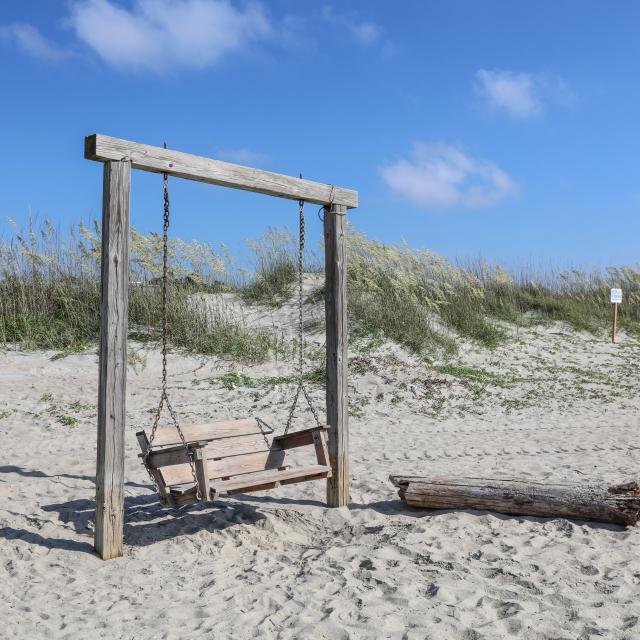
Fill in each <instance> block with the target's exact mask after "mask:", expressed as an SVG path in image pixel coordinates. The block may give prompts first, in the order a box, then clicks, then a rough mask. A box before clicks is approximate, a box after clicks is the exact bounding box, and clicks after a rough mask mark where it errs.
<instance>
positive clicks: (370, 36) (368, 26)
mask: <svg viewBox="0 0 640 640" xmlns="http://www.w3.org/2000/svg"><path fill="white" fill-rule="evenodd" d="M322 16H323V17H324V19H325V20H327V21H328V22H331V23H333V24H334V25H337V26H338V27H341V28H343V29H345V30H346V31H347V32H348V33H350V34H351V36H353V38H354V40H355V41H356V42H357V43H358V44H361V45H363V46H367V47H371V46H374V45H377V44H381V45H383V47H385V46H387V44H388V43H387V42H386V41H384V40H383V37H382V36H383V29H382V27H381V26H380V25H378V24H376V23H375V22H371V21H370V20H360V19H358V18H356V17H355V16H353V15H346V14H342V13H337V12H336V11H335V10H334V8H333V7H332V6H331V5H326V6H325V7H323V9H322Z"/></svg>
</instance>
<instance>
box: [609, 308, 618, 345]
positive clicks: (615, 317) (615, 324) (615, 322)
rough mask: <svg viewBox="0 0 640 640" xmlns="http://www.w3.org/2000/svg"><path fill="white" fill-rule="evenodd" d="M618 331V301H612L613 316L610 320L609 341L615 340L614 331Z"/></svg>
mask: <svg viewBox="0 0 640 640" xmlns="http://www.w3.org/2000/svg"><path fill="white" fill-rule="evenodd" d="M617 331H618V303H617V302H614V303H613V317H612V322H611V342H614V343H615V341H616V332H617Z"/></svg>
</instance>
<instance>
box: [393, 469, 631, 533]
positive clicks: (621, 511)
mask: <svg viewBox="0 0 640 640" xmlns="http://www.w3.org/2000/svg"><path fill="white" fill-rule="evenodd" d="M389 479H390V480H391V482H392V483H393V484H394V485H395V486H396V487H398V488H399V491H398V493H399V494H400V497H401V498H402V499H403V500H404V501H405V502H406V503H407V504H408V505H410V506H412V507H418V508H423V509H480V510H488V511H497V512H498V513H507V514H512V515H524V516H540V517H555V518H574V519H578V520H595V521H599V522H613V523H616V524H622V525H632V524H635V523H636V522H637V521H638V520H639V519H640V485H638V483H637V482H628V483H626V484H621V485H610V484H607V483H604V482H600V483H589V484H586V483H585V484H578V483H563V484H547V483H541V482H532V481H531V480H523V479H521V480H513V479H495V478H456V477H434V478H423V477H415V476H393V475H392V476H389Z"/></svg>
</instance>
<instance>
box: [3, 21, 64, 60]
mask: <svg viewBox="0 0 640 640" xmlns="http://www.w3.org/2000/svg"><path fill="white" fill-rule="evenodd" d="M0 37H1V38H2V39H3V40H8V41H10V42H14V43H15V44H16V45H17V46H18V47H20V48H21V49H22V50H23V51H26V52H27V53H28V54H30V55H32V56H34V57H35V58H40V59H42V60H46V61H48V62H58V61H60V60H62V59H63V58H66V57H68V55H69V53H68V52H67V51H65V50H63V49H61V48H60V47H58V45H56V44H54V43H53V42H51V41H49V40H47V39H46V38H45V37H44V36H43V35H42V34H41V33H40V32H39V31H38V29H36V28H35V27H34V26H32V25H30V24H12V25H9V26H6V27H1V28H0Z"/></svg>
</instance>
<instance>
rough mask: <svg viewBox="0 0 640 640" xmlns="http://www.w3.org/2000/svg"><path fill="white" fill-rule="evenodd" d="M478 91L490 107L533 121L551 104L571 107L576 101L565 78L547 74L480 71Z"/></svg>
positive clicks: (477, 79)
mask: <svg viewBox="0 0 640 640" xmlns="http://www.w3.org/2000/svg"><path fill="white" fill-rule="evenodd" d="M475 88H476V91H477V92H478V93H479V94H480V95H481V96H482V98H483V99H484V100H485V101H486V104H487V105H488V106H489V107H490V108H492V109H496V110H503V111H506V112H507V113H508V114H509V115H510V116H511V117H513V118H522V119H524V118H533V117H535V116H539V115H540V114H542V113H543V111H544V109H545V105H546V104H547V103H549V102H553V103H556V104H561V105H567V104H569V103H571V102H572V101H573V99H574V96H573V92H572V91H571V90H570V88H569V87H568V85H567V83H566V82H565V81H564V80H563V79H562V78H560V77H558V76H552V75H549V74H543V73H539V74H531V73H522V72H516V71H505V70H503V69H493V70H488V69H479V70H478V71H477V72H476V76H475Z"/></svg>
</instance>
